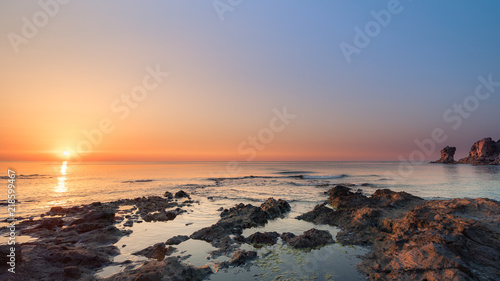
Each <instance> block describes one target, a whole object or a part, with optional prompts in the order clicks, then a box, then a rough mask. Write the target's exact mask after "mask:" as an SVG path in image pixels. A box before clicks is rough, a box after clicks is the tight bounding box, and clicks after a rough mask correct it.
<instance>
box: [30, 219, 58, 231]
mask: <svg viewBox="0 0 500 281" xmlns="http://www.w3.org/2000/svg"><path fill="white" fill-rule="evenodd" d="M63 225H64V221H63V220H62V219H61V218H46V219H43V220H41V223H40V224H39V225H38V226H37V227H36V228H45V229H48V230H55V229H57V228H59V227H62V226H63Z"/></svg>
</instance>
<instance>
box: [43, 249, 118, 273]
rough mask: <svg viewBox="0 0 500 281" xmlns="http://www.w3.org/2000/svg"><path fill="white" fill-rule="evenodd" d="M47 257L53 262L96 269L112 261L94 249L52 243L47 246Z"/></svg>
mask: <svg viewBox="0 0 500 281" xmlns="http://www.w3.org/2000/svg"><path fill="white" fill-rule="evenodd" d="M44 256H45V259H46V260H47V261H49V262H51V263H52V264H54V265H55V264H62V265H65V266H78V267H86V268H91V269H96V268H99V267H102V266H104V265H106V264H108V263H110V260H109V257H108V256H107V255H106V254H104V253H101V252H99V251H97V250H94V249H85V248H81V247H68V246H59V245H52V246H48V247H47V248H46V252H45V254H44Z"/></svg>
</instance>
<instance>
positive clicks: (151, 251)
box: [133, 243, 175, 261]
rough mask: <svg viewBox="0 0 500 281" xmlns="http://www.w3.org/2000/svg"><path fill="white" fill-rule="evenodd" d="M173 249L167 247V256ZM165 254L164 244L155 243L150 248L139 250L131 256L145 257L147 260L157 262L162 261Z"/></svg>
mask: <svg viewBox="0 0 500 281" xmlns="http://www.w3.org/2000/svg"><path fill="white" fill-rule="evenodd" d="M174 249H175V248H173V247H169V249H168V252H169V254H170V253H172V252H173V250H174ZM166 254H167V248H165V243H157V244H154V245H153V246H151V247H147V248H146V249H143V250H140V251H138V252H135V253H133V255H137V256H145V257H147V258H151V259H155V260H158V261H162V260H163V259H164V258H165V255H166Z"/></svg>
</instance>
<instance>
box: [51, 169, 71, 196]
mask: <svg viewBox="0 0 500 281" xmlns="http://www.w3.org/2000/svg"><path fill="white" fill-rule="evenodd" d="M67 167H68V161H64V162H63V163H62V165H61V176H60V177H58V178H57V186H56V187H55V188H54V192H55V193H56V194H57V195H62V193H64V192H66V191H68V187H67V186H66V169H67Z"/></svg>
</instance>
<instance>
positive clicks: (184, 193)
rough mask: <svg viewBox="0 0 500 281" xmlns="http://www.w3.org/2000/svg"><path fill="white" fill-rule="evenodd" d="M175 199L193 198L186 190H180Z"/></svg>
mask: <svg viewBox="0 0 500 281" xmlns="http://www.w3.org/2000/svg"><path fill="white" fill-rule="evenodd" d="M174 197H175V198H191V197H189V194H187V193H186V192H185V191H184V190H179V191H177V192H176V193H175V195H174Z"/></svg>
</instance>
